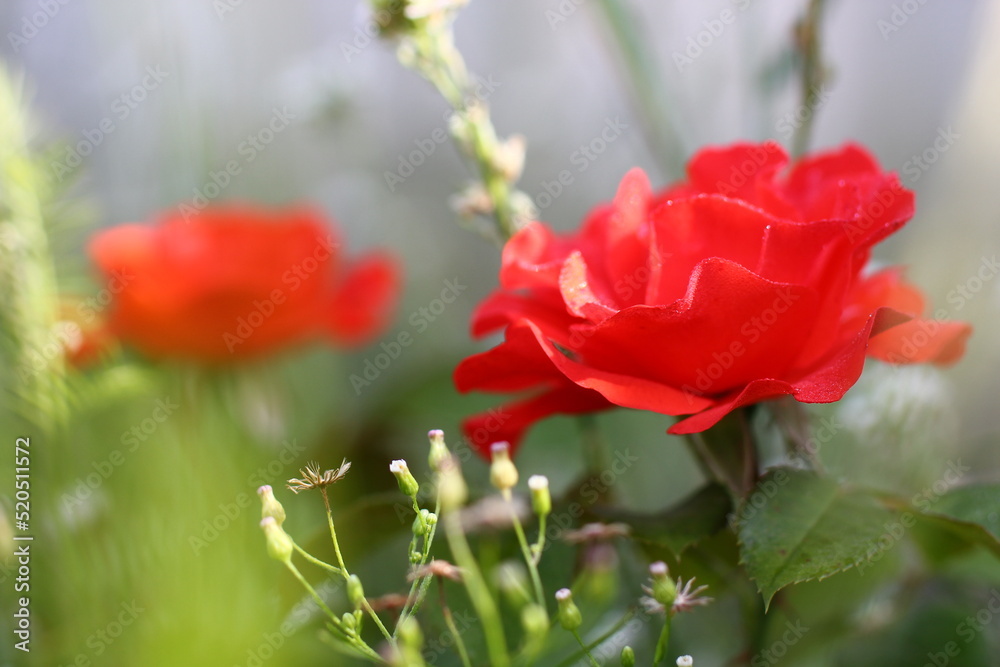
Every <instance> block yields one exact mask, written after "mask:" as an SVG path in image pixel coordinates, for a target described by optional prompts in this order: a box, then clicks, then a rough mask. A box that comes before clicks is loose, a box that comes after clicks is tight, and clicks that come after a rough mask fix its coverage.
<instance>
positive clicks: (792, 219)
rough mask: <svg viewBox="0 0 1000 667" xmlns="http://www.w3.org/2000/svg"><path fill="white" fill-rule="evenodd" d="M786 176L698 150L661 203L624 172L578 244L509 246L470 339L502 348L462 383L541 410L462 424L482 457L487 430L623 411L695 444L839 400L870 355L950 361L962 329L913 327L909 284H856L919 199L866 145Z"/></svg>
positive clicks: (892, 280)
mask: <svg viewBox="0 0 1000 667" xmlns="http://www.w3.org/2000/svg"><path fill="white" fill-rule="evenodd" d="M787 163H788V157H787V155H786V154H785V152H784V151H783V150H782V149H781V148H780V146H778V145H777V144H776V143H773V142H768V143H765V144H759V145H758V144H745V143H744V144H736V145H733V146H730V147H727V148H709V149H705V150H702V151H700V152H699V153H698V154H697V155H696V156H695V157H694V158H693V159H692V160H691V162H690V163H689V165H688V169H687V180H685V181H683V182H681V183H678V184H675V185H674V186H672V187H670V188H668V189H666V190H665V191H663V192H661V193H658V194H654V193H652V192H651V191H650V186H649V182H648V180H647V179H646V176H645V174H644V173H643V172H642V171H641V170H638V169H636V170H633V171H631V172H629V173H628V174H627V175H626V176H625V178H624V179H623V180H622V183H621V185H620V186H619V188H618V194H617V195H616V196H615V199H614V201H613V202H612V203H610V204H604V205H601V206H598V207H597V208H596V209H595V210H593V211H592V212H591V213H590V214H589V216H588V217H587V218H586V220H585V221H584V223H583V227H582V228H581V229H580V231H579V232H577V233H572V234H561V235H560V234H555V233H553V232H552V231H551V230H550V229H549V228H548V227H547V226H545V225H544V224H542V223H537V222H535V223H531V224H529V225H528V226H527V227H525V228H524V229H522V230H521V231H520V232H518V233H517V234H516V235H515V236H514V237H513V238H511V239H510V241H508V243H507V245H506V247H505V248H504V251H503V261H502V267H501V270H500V284H501V288H500V289H499V290H497V291H496V292H494V293H493V294H492V295H490V296H489V297H488V298H487V299H486V300H485V301H484V302H483V303H482V304H481V305H480V306H479V308H478V309H477V311H476V312H475V314H474V316H473V322H472V332H473V335H475V336H484V335H486V334H490V333H493V332H495V331H497V330H500V329H504V330H505V340H504V342H503V343H501V344H500V345H498V346H496V347H494V348H493V349H491V350H489V351H487V352H484V353H481V354H477V355H475V356H472V357H470V358H468V359H466V360H464V361H463V362H462V363H461V364H460V365H459V366H458V368H457V369H456V371H455V383H456V385H457V387H458V388H459V390H461V391H463V392H467V391H471V390H480V391H491V392H514V391H525V390H535V393H533V394H531V395H530V396H528V397H527V398H524V399H522V400H520V401H518V402H515V403H513V404H511V405H508V406H504V408H503V409H502V412H503V413H505V419H504V420H498V419H496V417H495V416H493V415H480V416H475V417H472V418H470V419H468V420H466V422H465V424H464V427H465V430H466V432H467V434H469V436H470V438H471V439H472V441H473V442H481V441H483V438H482V434H483V432H484V429H485V430H489V431H490V435H491V437H490V438H488V440H489V441H490V442H493V441H495V440H507V441H509V442H511V443H516V442H517V441H518V440H519V439H520V438H521V436H522V434H523V432H524V431H525V429H527V428H528V427H529V426H530V425H531V424H532V423H534V422H535V421H537V420H539V419H541V418H543V417H546V416H548V415H550V414H553V413H566V414H574V413H583V412H591V411H594V410H601V409H605V408H610V407H614V406H623V407H629V408H637V409H642V410H652V411H654V412H659V413H663V414H668V415H691V416H689V417H687V418H686V419H682V420H680V421H678V422H677V423H675V424H674V425H673V426H672V427H671V428H670V430H669V432H670V433H675V434H683V433H694V432H698V431H703V430H705V429H707V428H709V427H711V426H712V425H713V424H715V423H716V422H718V421H719V420H720V419H721V418H722V417H723V416H725V415H726V414H727V413H729V412H730V411H732V410H734V409H736V408H739V407H741V406H745V405H749V404H752V403H756V402H759V401H763V400H765V399H770V398H775V397H778V396H783V395H790V396H793V397H795V399H796V400H798V401H802V402H804V403H828V402H832V401H836V400H838V399H839V398H841V397H842V396H843V395H844V393H845V392H846V391H847V390H848V389H849V388H850V387H851V386H852V385H853V384H854V383H855V382H856V381H857V379H858V377H859V376H860V374H861V370H862V366H863V364H864V359H865V355H866V352H867V354H868V355H869V356H872V357H876V358H878V359H882V360H885V361H889V362H893V363H916V362H934V363H939V364H947V363H949V362H953V361H955V360H957V359H958V358H959V357H960V356H961V355H962V353H963V351H964V343H965V339H966V338H967V337H968V336H969V334H970V331H971V330H970V327H969V326H968V325H966V324H964V323H959V322H944V321H941V318H942V316H941V315H940V314H938V315H936V317H935V319H919V318H920V316H921V314H922V313H923V311H924V302H923V298H922V296H921V294H920V292H919V291H918V290H916V289H915V288H913V287H910V286H909V285H907V284H906V283H904V282H903V279H902V277H901V272H900V271H899V270H897V269H886V270H881V271H874V272H864V271H863V269H864V268H865V265H866V264H867V263H868V260H869V257H870V253H871V247H872V246H873V245H874V244H875V243H877V242H878V241H881V240H882V239H883V238H885V237H886V236H888V235H889V234H891V233H892V232H894V231H895V230H897V229H899V228H900V227H901V226H902V225H903V224H904V223H905V222H906V221H907V220H908V219H909V218H910V217H911V216H912V215H913V211H914V205H913V193H912V192H911V191H909V190H906V189H905V188H903V187H902V185H901V184H900V182H899V179H898V178H897V177H896V175H895V174H890V173H884V172H883V171H882V170H881V169H880V167H879V165H878V163H877V162H876V161H875V160H874V159H873V158H872V156H871V155H869V154H868V153H867V152H866V151H865V150H864V149H863V148H861V147H859V146H855V145H847V146H845V147H843V148H841V149H839V150H836V151H832V152H826V153H821V154H817V155H814V156H810V157H807V158H804V159H803V160H801V161H799V162H797V163H796V164H794V165H792V166H791V168H790V169H789V170H788V171H787V173H785V167H786V165H787Z"/></svg>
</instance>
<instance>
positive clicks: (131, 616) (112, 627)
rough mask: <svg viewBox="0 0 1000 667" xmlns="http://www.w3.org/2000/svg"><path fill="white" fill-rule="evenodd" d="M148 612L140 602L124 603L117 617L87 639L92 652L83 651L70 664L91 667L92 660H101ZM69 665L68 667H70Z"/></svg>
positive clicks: (78, 666)
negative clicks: (143, 614) (137, 620)
mask: <svg viewBox="0 0 1000 667" xmlns="http://www.w3.org/2000/svg"><path fill="white" fill-rule="evenodd" d="M144 611H146V608H145V607H140V606H139V604H138V602H136V601H135V600H132V601H131V602H122V603H121V605H119V611H118V613H117V614H116V615H115V617H114V618H113V619H112V620H110V621H109V622H108V623H106V624H105V625H104V626H103V627H100V628H97V629H96V630H95V631H94V632H93V633H91V634H90V636H88V637H87V641H86V642H85V643H86V646H87V648H89V649H90V652H86V651H81V652H80V653H77V654H76V656H75V657H74V658H73V662H71V663H69V665H72V666H73V667H90V665H91V664H93V663H92V662H91V659H92V658H99V657H101V656H102V655H104V653H105V652H106V651H107V650H108V648H110V647H111V645H112V644H114V643H115V641H116V640H117V639H118V638H119V637H121V636H122V634H124V633H125V630H126V628H128V627H130V626H131V625H132V624H133V623H135V621H136V619H137V618H139V615H140V614H142V613H143V612H144ZM69 665H67V667H69Z"/></svg>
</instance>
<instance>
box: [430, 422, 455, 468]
mask: <svg viewBox="0 0 1000 667" xmlns="http://www.w3.org/2000/svg"><path fill="white" fill-rule="evenodd" d="M427 439H428V440H429V441H430V443H431V453H430V455H429V456H428V457H427V462H428V463H429V464H430V466H431V470H434V471H435V472H437V471H440V470H441V464H442V463H444V462H445V461H447V460H448V459H450V458H451V452H449V451H448V445H446V444H444V431H442V430H440V429H434V430H433V431H429V432H428V433H427Z"/></svg>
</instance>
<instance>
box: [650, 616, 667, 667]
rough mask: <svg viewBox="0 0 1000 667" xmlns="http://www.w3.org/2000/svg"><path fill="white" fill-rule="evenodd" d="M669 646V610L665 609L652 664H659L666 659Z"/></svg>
mask: <svg viewBox="0 0 1000 667" xmlns="http://www.w3.org/2000/svg"><path fill="white" fill-rule="evenodd" d="M669 645H670V610H669V609H667V613H666V615H665V618H664V619H663V630H661V631H660V639H659V640H658V641H657V642H656V652H655V654H654V655H653V664H654V665H658V664H660V663H661V662H662V661H663V659H664V658H665V657H667V648H668V647H669Z"/></svg>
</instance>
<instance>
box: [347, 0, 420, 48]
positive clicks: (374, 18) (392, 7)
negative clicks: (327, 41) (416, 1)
mask: <svg viewBox="0 0 1000 667" xmlns="http://www.w3.org/2000/svg"><path fill="white" fill-rule="evenodd" d="M405 1H406V0H389V2H388V3H385V2H380V3H379V5H380V6H379V9H377V10H375V11H374V12H372V13H371V14H370V15H368V16H367V17H366V18H365V20H364V22H363V23H362V24H361V25H359V26H357V27H355V28H354V38H353V39H352V40H351V41H350V42H349V43H348V42H345V41H341V42H340V45H339V46H340V52H341V53H342V54H343V55H344V60H346V61H347V62H351V60H352V59H353V58H354V57H355V56H359V55H361V52H362V51H364V50H365V49H367V48H368V47H369V46H371V44H372V42H373V41H375V40H376V39H378V36H379V33H381V32H382V29H383V28H385V27H387V26H388V25H389V24H390V23H392V17H393V15H394V14H397V13H398V12H399V11H400V9H402V7H403V4H404V2H405Z"/></svg>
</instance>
